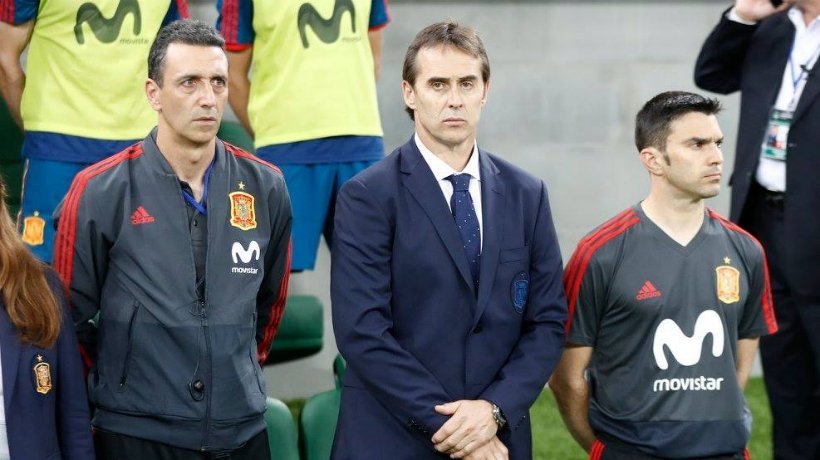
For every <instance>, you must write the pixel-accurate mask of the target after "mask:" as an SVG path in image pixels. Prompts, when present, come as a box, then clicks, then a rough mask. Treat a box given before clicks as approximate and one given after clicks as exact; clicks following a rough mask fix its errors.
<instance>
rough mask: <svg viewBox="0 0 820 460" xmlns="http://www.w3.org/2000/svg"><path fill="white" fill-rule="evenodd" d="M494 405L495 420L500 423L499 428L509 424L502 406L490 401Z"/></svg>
mask: <svg viewBox="0 0 820 460" xmlns="http://www.w3.org/2000/svg"><path fill="white" fill-rule="evenodd" d="M490 404H492V405H493V420H495V424H496V425H498V429H499V430H500V429H502V428H504V427H505V426H507V419H506V418H504V414H503V413H502V412H501V408H500V407H498V406H496V405H495V403H490Z"/></svg>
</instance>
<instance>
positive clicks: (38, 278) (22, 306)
mask: <svg viewBox="0 0 820 460" xmlns="http://www.w3.org/2000/svg"><path fill="white" fill-rule="evenodd" d="M0 290H2V293H3V301H4V302H5V304H6V311H7V312H8V315H9V318H11V322H12V324H14V326H15V327H16V328H17V330H18V331H20V339H21V340H22V341H23V342H24V343H27V344H32V345H35V346H38V347H40V348H51V347H52V346H54V342H56V341H57V336H59V335H60V320H61V317H62V315H61V311H60V306H59V305H58V304H57V298H56V297H55V296H54V293H53V292H52V291H51V287H50V286H49V284H48V281H47V280H46V266H45V264H43V263H42V262H40V261H39V260H37V259H36V258H35V257H34V256H33V255H32V254H31V253H30V252H29V250H28V248H26V246H25V245H24V244H23V241H22V240H21V239H20V235H19V234H18V233H17V229H16V228H15V225H14V222H13V221H12V220H11V216H9V210H8V208H6V184H5V183H4V182H3V178H2V176H0Z"/></svg>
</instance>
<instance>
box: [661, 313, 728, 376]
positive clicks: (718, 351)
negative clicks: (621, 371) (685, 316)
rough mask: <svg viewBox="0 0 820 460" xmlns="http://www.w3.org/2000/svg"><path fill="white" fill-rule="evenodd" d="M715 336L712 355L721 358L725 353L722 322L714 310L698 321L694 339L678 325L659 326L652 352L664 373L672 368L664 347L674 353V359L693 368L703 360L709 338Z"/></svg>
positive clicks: (667, 320) (664, 322)
mask: <svg viewBox="0 0 820 460" xmlns="http://www.w3.org/2000/svg"><path fill="white" fill-rule="evenodd" d="M709 334H711V335H712V355H713V356H714V357H716V358H717V357H718V356H720V355H722V354H723V341H724V336H723V321H721V319H720V315H718V314H717V312H716V311H714V310H706V311H704V312H703V313H701V314H700V316H698V319H697V321H695V331H694V333H693V334H692V337H689V336H687V335H686V334H684V333H683V331H682V330H681V329H680V327H679V326H678V324H677V323H675V322H674V321H672V320H671V319H665V320H663V321H661V323H660V324H658V328H657V329H656V330H655V339H654V341H653V342H654V343H653V345H652V351H653V352H654V353H655V363H657V364H658V367H660V368H661V369H663V370H666V369H668V368H669V362H668V361H667V360H666V352H665V351H664V347H666V348H668V349H669V351H671V352H672V356H674V357H675V360H676V361H677V362H678V363H680V364H681V365H683V366H694V365H695V364H697V363H698V362H699V361H700V355H701V352H702V351H703V341H704V340H705V339H706V336H707V335H709Z"/></svg>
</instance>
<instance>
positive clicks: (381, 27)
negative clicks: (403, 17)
mask: <svg viewBox="0 0 820 460" xmlns="http://www.w3.org/2000/svg"><path fill="white" fill-rule="evenodd" d="M388 24H390V21H387V22H385V23H384V24H379V25H377V26H373V27H370V28H369V29H367V30H368V31H370V32H376V31H378V30H382V29H384V28H386V27H387V25H388Z"/></svg>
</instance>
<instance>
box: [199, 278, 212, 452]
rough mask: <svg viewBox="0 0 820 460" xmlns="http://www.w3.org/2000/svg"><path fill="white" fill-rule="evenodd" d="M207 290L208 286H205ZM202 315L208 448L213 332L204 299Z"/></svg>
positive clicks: (206, 440) (205, 439) (206, 441)
mask: <svg viewBox="0 0 820 460" xmlns="http://www.w3.org/2000/svg"><path fill="white" fill-rule="evenodd" d="M205 289H206V290H207V289H208V288H207V286H206V287H205ZM199 308H200V310H199V311H200V317H201V323H202V333H203V334H205V355H206V356H207V357H208V358H207V359H208V365H207V366H205V381H206V382H207V383H206V384H205V424H204V425H203V427H202V440H203V443H202V446H203V447H202V450H207V448H208V445H209V440H210V425H211V395H212V394H213V387H212V386H213V371H212V367H213V355H212V353H211V334H210V330H209V326H208V311H207V309H206V303H205V301H204V300H200V301H199Z"/></svg>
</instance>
